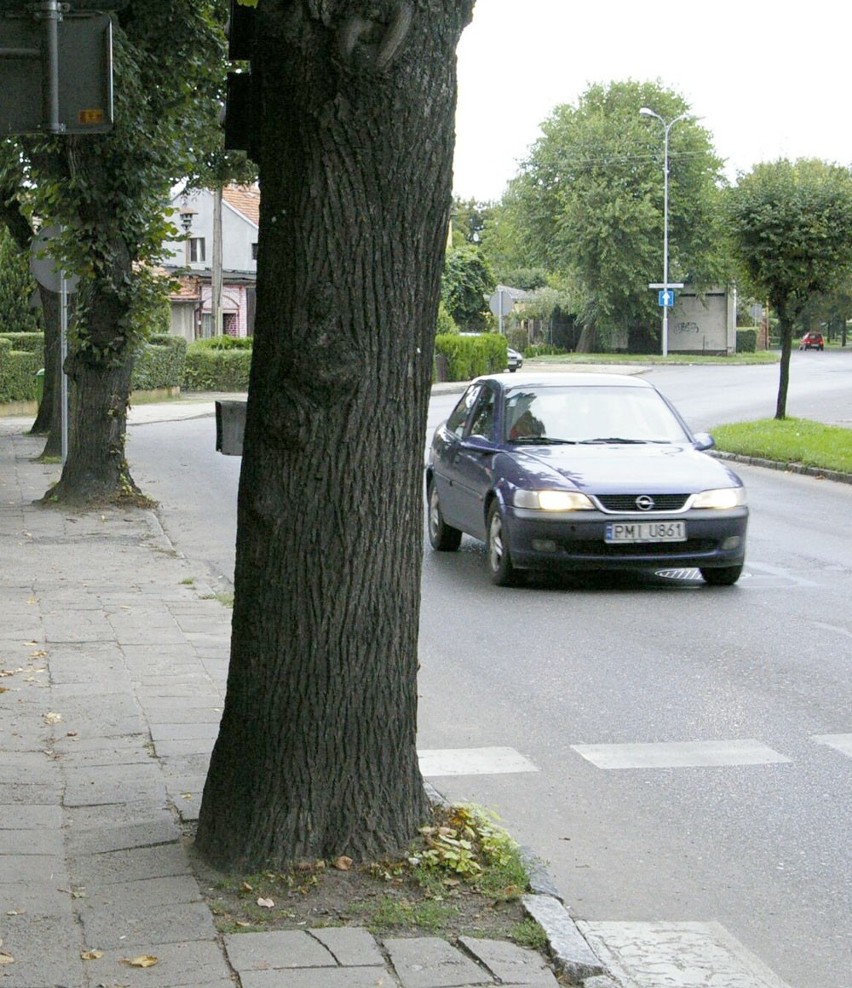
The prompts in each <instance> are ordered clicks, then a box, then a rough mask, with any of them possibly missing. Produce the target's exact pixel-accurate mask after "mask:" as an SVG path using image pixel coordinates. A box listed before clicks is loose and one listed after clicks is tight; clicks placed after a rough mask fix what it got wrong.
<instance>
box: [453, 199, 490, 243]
mask: <svg viewBox="0 0 852 988" xmlns="http://www.w3.org/2000/svg"><path fill="white" fill-rule="evenodd" d="M493 208H494V207H493V205H492V204H491V203H490V202H477V200H476V199H455V200H454V201H453V214H452V232H453V247H460V246H461V245H462V244H479V243H480V242H481V240H482V233H483V231H484V230H485V227H486V225H487V223H488V219H489V216H490V214H491V212H492V210H493Z"/></svg>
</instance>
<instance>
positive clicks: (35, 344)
mask: <svg viewBox="0 0 852 988" xmlns="http://www.w3.org/2000/svg"><path fill="white" fill-rule="evenodd" d="M0 339H3V340H8V341H9V343H10V344H11V346H12V349H13V350H26V351H27V353H37V354H39V355H42V354H43V353H44V333H39V332H35V331H34V332H30V333H0Z"/></svg>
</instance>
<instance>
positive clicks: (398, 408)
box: [198, 0, 472, 869]
mask: <svg viewBox="0 0 852 988" xmlns="http://www.w3.org/2000/svg"><path fill="white" fill-rule="evenodd" d="M382 8H384V16H382V18H381V20H380V21H373V20H372V19H371V18H373V17H376V16H377V11H378V10H380V9H382ZM471 9H472V0H470V2H459V0H417V2H411V3H399V2H387V3H384V4H376V3H370V2H367V0H364V2H347V3H343V2H334V0H327V2H317V0H305V2H301V3H292V2H290V0H265V3H264V2H261V4H260V7H259V9H258V38H259V39H260V40H259V42H258V44H257V46H256V50H255V58H254V60H253V62H252V71H253V73H254V74H255V78H256V80H257V83H258V90H257V92H258V94H259V95H258V99H259V101H260V106H261V117H260V120H259V122H258V126H259V159H260V160H259V164H260V176H261V186H262V206H261V228H260V251H259V268H258V293H257V295H258V308H257V321H256V325H255V342H254V360H253V365H252V377H251V385H250V390H249V400H248V412H247V423H246V434H245V445H244V455H243V465H242V474H241V478H240V493H239V514H238V536H237V565H236V577H235V591H236V592H235V602H234V617H233V637H232V646H231V664H230V672H229V677H228V690H227V698H226V701H225V710H224V715H223V718H222V724H221V728H220V733H219V738H218V740H217V742H216V745H215V748H214V751H213V757H212V762H211V766H210V772H209V775H208V778H207V783H206V786H205V790H204V797H203V800H202V805H201V814H200V821H199V829H198V846H199V848H200V850H201V851H202V853H203V854H205V856H206V857H207V858H208V859H209V860H210V861H212V862H213V863H214V864H216V865H218V866H219V867H221V868H226V869H237V868H243V869H246V868H247V869H258V868H261V867H276V866H281V865H283V864H285V863H287V862H290V861H294V860H299V859H302V858H317V857H329V856H333V855H338V854H343V853H347V854H349V855H351V856H352V857H355V858H360V859H364V858H368V857H370V856H372V855H377V854H381V853H385V852H387V851H389V850H392V849H397V848H400V847H402V846H404V845H405V844H406V843H407V842H408V841H409V840H410V839H411V837H412V836H413V835H414V833H415V832H416V828H417V826H418V825H419V824H420V823H422V822H423V820H424V819H425V818H426V815H427V805H428V804H427V800H426V797H425V794H424V789H423V783H422V779H421V776H420V772H419V767H418V761H417V751H416V726H417V725H416V706H417V686H416V676H417V665H418V662H417V634H418V618H419V597H420V567H421V550H422V531H423V492H422V473H423V443H424V435H425V429H426V413H427V407H428V400H429V390H430V384H431V372H432V345H433V336H434V327H435V320H436V315H437V308H438V298H439V291H440V277H441V269H442V261H443V249H444V243H445V237H446V225H447V219H448V216H449V208H450V204H451V164H452V149H453V117H454V108H455V91H456V86H455V48H456V44H457V42H458V39H459V37H460V34H461V31H462V28H463V27H464V25H465V24H466V22H467V21H468V19H469V16H470V12H471ZM359 14H360V16H359Z"/></svg>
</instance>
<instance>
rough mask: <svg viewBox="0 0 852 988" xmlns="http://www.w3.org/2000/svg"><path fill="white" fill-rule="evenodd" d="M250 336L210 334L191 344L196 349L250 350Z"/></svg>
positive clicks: (251, 341) (251, 340)
mask: <svg viewBox="0 0 852 988" xmlns="http://www.w3.org/2000/svg"><path fill="white" fill-rule="evenodd" d="M253 342H254V340H253V339H252V337H251V336H211V337H209V338H208V339H205V340H196V341H195V343H193V344H192V346H193V347H195V348H196V349H198V350H251V348H252V343H253Z"/></svg>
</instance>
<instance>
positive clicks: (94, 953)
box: [80, 950, 104, 961]
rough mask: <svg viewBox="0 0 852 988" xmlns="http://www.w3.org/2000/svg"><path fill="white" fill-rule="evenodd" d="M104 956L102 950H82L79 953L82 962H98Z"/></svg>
mask: <svg viewBox="0 0 852 988" xmlns="http://www.w3.org/2000/svg"><path fill="white" fill-rule="evenodd" d="M103 956H104V952H103V951H102V950H83V951H81V953H80V960H82V961H99V960H100V959H101V958H102V957H103Z"/></svg>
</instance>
